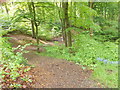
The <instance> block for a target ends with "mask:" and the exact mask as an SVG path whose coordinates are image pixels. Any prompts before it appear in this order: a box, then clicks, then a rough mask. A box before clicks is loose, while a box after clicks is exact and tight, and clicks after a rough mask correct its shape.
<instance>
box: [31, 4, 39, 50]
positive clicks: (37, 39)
mask: <svg viewBox="0 0 120 90" xmlns="http://www.w3.org/2000/svg"><path fill="white" fill-rule="evenodd" d="M32 7H33V16H34V24H35V27H36V41H37V45H38V47H37V51H38V52H39V38H38V25H37V21H36V12H35V6H34V2H32Z"/></svg>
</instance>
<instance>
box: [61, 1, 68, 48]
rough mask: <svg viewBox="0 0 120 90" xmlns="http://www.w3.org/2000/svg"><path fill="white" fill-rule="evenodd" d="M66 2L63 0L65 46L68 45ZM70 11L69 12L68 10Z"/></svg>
mask: <svg viewBox="0 0 120 90" xmlns="http://www.w3.org/2000/svg"><path fill="white" fill-rule="evenodd" d="M65 4H66V2H62V9H63V15H62V16H63V17H62V25H63V39H64V42H65V46H66V47H67V46H68V45H67V33H66V20H65V19H66V17H65V16H66V5H65ZM67 13H68V12H67Z"/></svg>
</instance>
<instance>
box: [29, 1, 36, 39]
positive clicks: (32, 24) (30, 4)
mask: <svg viewBox="0 0 120 90" xmlns="http://www.w3.org/2000/svg"><path fill="white" fill-rule="evenodd" d="M28 8H29V12H30V15H31V19H30V21H31V28H32V37H33V38H35V28H34V18H33V9H32V3H31V2H28Z"/></svg>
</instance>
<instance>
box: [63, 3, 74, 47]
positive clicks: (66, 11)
mask: <svg viewBox="0 0 120 90" xmlns="http://www.w3.org/2000/svg"><path fill="white" fill-rule="evenodd" d="M64 4H65V6H64V14H65V35H66V40H67V41H66V42H67V45H66V46H68V47H71V46H72V40H71V31H67V32H66V29H67V28H68V27H69V26H70V25H69V17H68V2H64Z"/></svg>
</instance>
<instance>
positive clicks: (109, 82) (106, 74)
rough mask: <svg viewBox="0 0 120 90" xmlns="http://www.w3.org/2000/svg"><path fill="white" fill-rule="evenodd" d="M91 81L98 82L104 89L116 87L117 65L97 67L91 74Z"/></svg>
mask: <svg viewBox="0 0 120 90" xmlns="http://www.w3.org/2000/svg"><path fill="white" fill-rule="evenodd" d="M93 79H94V80H98V81H100V82H101V83H102V84H104V85H105V87H109V88H117V87H118V66H117V65H110V64H107V65H104V64H103V65H98V67H97V68H95V70H94V73H93Z"/></svg>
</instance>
